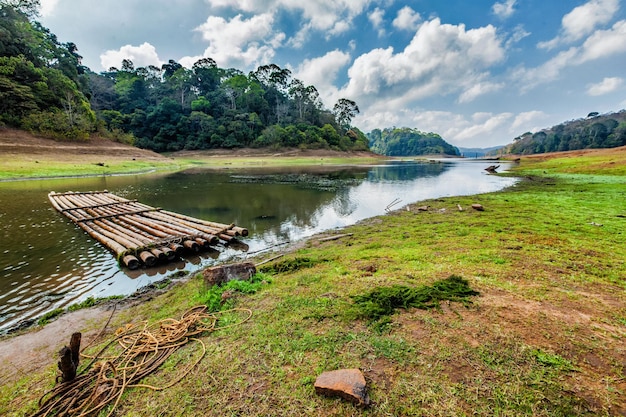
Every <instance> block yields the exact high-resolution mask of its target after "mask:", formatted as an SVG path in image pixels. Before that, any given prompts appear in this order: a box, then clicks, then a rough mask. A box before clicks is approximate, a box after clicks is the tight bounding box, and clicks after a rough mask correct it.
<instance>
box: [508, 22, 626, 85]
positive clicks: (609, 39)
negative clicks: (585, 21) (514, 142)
mask: <svg viewBox="0 0 626 417" xmlns="http://www.w3.org/2000/svg"><path fill="white" fill-rule="evenodd" d="M624 52H626V20H620V21H619V22H616V23H615V24H614V25H613V27H611V28H610V29H607V30H598V31H596V32H595V33H593V34H592V35H591V36H589V38H587V39H586V40H585V42H584V43H583V44H582V46H580V47H571V48H569V49H568V50H566V51H562V52H560V53H558V54H557V55H556V56H555V57H553V58H552V59H550V60H548V61H547V62H545V63H544V64H543V65H541V66H539V67H535V68H529V69H527V68H520V69H518V70H517V71H514V73H513V77H512V78H513V79H514V80H517V81H519V82H520V83H521V84H522V91H528V90H530V89H532V88H534V87H536V86H538V85H540V84H544V83H547V82H550V81H553V80H555V79H557V78H558V77H559V75H560V73H561V71H562V70H563V69H565V68H568V67H573V66H579V65H582V64H584V63H587V62H589V61H594V60H598V59H602V58H608V57H611V56H614V55H618V54H622V53H624Z"/></svg>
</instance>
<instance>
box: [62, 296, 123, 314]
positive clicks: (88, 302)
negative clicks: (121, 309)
mask: <svg viewBox="0 0 626 417" xmlns="http://www.w3.org/2000/svg"><path fill="white" fill-rule="evenodd" d="M122 298H124V296H123V295H111V296H109V297H87V298H86V299H85V300H83V301H81V302H80V303H76V304H71V305H70V306H69V307H68V308H67V310H68V311H77V310H82V309H83V308H89V307H93V306H96V305H98V304H101V303H105V302H107V301H110V300H121V299H122Z"/></svg>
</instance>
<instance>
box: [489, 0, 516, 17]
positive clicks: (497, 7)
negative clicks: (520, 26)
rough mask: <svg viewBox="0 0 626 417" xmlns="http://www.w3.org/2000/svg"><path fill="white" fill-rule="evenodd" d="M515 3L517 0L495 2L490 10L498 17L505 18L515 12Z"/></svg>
mask: <svg viewBox="0 0 626 417" xmlns="http://www.w3.org/2000/svg"><path fill="white" fill-rule="evenodd" d="M515 3H517V0H506V1H505V2H502V3H495V4H494V5H493V6H492V7H491V11H492V12H493V14H495V15H496V16H498V17H499V18H501V19H506V18H507V17H511V16H512V15H513V13H515V8H514V7H515Z"/></svg>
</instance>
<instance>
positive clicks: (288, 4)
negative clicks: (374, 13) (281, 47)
mask: <svg viewBox="0 0 626 417" xmlns="http://www.w3.org/2000/svg"><path fill="white" fill-rule="evenodd" d="M207 1H208V3H209V4H210V5H211V6H213V7H225V8H226V7H228V8H232V9H235V10H241V11H245V12H249V13H273V12H275V11H277V10H279V9H283V10H288V11H292V12H299V13H302V16H303V17H304V22H302V23H303V24H304V25H307V24H310V26H311V28H313V29H316V30H321V31H330V32H331V33H332V34H337V33H341V32H343V31H345V30H347V29H348V28H350V27H351V23H352V19H354V17H355V16H357V15H359V14H361V13H362V12H363V10H365V7H366V6H367V5H368V4H369V3H370V2H371V0H316V1H302V0H207Z"/></svg>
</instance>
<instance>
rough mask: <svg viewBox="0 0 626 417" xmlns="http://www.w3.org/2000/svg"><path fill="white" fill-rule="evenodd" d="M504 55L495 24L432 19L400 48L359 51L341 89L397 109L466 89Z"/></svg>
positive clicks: (352, 95)
mask: <svg viewBox="0 0 626 417" xmlns="http://www.w3.org/2000/svg"><path fill="white" fill-rule="evenodd" d="M503 59H504V49H503V48H502V45H501V42H500V40H499V39H498V37H497V34H496V29H495V28H494V27H493V26H490V25H489V26H485V27H481V28H477V29H471V30H466V29H465V26H464V25H449V24H441V21H440V20H439V19H433V20H431V21H428V22H425V23H424V24H422V25H421V26H420V28H419V30H418V31H417V32H416V34H415V36H414V37H413V39H412V40H411V42H410V43H409V45H408V46H407V47H406V48H405V49H404V50H403V51H401V52H399V53H395V52H394V50H393V48H392V47H388V48H386V49H380V48H378V49H374V50H372V51H370V52H368V53H366V54H363V55H361V56H359V57H358V58H357V59H356V60H355V61H354V63H353V65H352V66H351V67H350V69H349V70H348V76H349V78H350V80H349V82H348V84H347V86H346V87H345V89H344V93H345V95H346V96H347V97H353V99H358V102H371V103H372V105H375V104H374V103H377V102H378V103H380V102H381V101H384V102H385V103H387V105H388V104H389V103H394V104H396V105H397V106H398V107H399V108H400V107H402V106H403V105H405V104H406V103H407V102H410V101H414V100H418V99H423V98H426V97H429V96H432V95H436V94H437V95H447V94H452V93H456V92H463V91H466V90H468V89H469V88H470V86H472V85H474V84H475V83H476V81H477V80H482V79H483V78H484V77H485V76H486V75H485V70H486V69H488V68H489V67H490V66H492V65H494V64H496V63H498V62H500V61H502V60H503ZM468 98H469V96H468Z"/></svg>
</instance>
